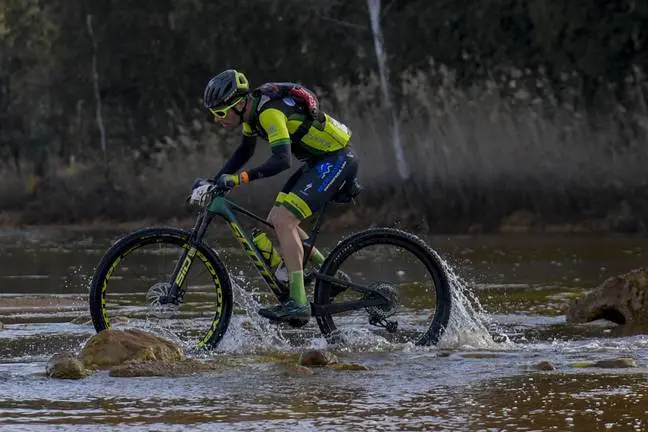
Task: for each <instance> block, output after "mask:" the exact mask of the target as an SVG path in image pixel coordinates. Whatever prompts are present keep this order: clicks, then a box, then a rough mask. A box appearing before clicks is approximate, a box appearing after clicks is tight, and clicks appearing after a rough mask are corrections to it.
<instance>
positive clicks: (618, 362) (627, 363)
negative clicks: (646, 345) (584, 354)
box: [592, 357, 637, 369]
mask: <svg viewBox="0 0 648 432" xmlns="http://www.w3.org/2000/svg"><path fill="white" fill-rule="evenodd" d="M592 367H598V368H605V369H616V368H635V367H637V362H636V361H634V359H631V358H624V357H622V358H618V359H609V360H599V361H597V362H595V363H594V364H593V365H592Z"/></svg>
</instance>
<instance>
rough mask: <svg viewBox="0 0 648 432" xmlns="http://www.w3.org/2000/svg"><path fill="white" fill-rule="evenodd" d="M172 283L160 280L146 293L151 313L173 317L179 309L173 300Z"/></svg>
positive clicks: (157, 315) (156, 315) (159, 316)
mask: <svg viewBox="0 0 648 432" xmlns="http://www.w3.org/2000/svg"><path fill="white" fill-rule="evenodd" d="M170 294H171V284H169V283H167V282H158V283H156V284H155V285H153V286H152V287H151V288H149V290H148V292H147V293H146V304H147V306H148V310H149V313H150V314H151V315H153V316H155V317H157V318H171V317H172V316H173V315H174V314H175V313H176V312H177V310H178V306H179V305H177V304H174V303H173V302H171V296H170Z"/></svg>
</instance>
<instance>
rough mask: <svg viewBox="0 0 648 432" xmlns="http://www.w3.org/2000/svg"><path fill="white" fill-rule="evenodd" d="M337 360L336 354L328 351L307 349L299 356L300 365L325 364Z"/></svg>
mask: <svg viewBox="0 0 648 432" xmlns="http://www.w3.org/2000/svg"><path fill="white" fill-rule="evenodd" d="M337 362H338V358H337V356H336V355H335V354H333V353H330V352H328V351H321V350H308V351H304V352H303V353H302V354H301V355H300V356H299V364H300V365H301V366H326V365H330V364H333V363H337Z"/></svg>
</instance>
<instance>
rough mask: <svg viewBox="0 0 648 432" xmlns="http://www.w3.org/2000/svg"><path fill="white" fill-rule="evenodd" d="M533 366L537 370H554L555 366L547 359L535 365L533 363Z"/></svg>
mask: <svg viewBox="0 0 648 432" xmlns="http://www.w3.org/2000/svg"><path fill="white" fill-rule="evenodd" d="M535 368H536V369H537V370H541V371H552V370H556V366H554V364H553V363H551V362H550V361H549V360H543V361H541V362H540V363H538V364H537V365H535Z"/></svg>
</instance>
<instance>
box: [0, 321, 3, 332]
mask: <svg viewBox="0 0 648 432" xmlns="http://www.w3.org/2000/svg"><path fill="white" fill-rule="evenodd" d="M3 328H4V324H2V321H0V330H2V329H3Z"/></svg>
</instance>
